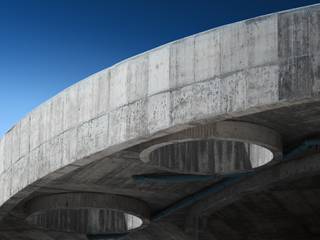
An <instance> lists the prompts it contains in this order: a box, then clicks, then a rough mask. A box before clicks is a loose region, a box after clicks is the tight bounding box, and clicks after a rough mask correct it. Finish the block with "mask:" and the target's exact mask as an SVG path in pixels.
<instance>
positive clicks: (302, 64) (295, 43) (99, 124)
mask: <svg viewBox="0 0 320 240" xmlns="http://www.w3.org/2000/svg"><path fill="white" fill-rule="evenodd" d="M319 50H320V5H314V6H310V7H306V8H301V9H296V10H291V11H286V12H281V13H276V14H271V15H267V16H263V17H258V18H254V19H250V20H246V21H242V22H238V23H234V24H230V25H227V26H223V27H221V28H217V29H213V30H209V31H207V32H203V33H199V34H196V35H193V36H190V37H187V38H184V39H181V40H178V41H175V42H172V43H169V44H167V45H164V46H161V47H159V48H157V49H154V50H151V51H149V52H146V53H143V54H141V55H138V56H135V57H133V58H130V59H128V60H125V61H123V62H121V63H119V64H117V65H115V66H112V67H110V68H108V69H105V70H103V71H101V72H99V73H97V74H94V75H92V76H90V77H88V78H87V79H85V80H83V81H81V82H79V83H77V84H75V85H73V86H71V87H69V88H68V89H66V90H64V91H63V92H61V93H59V94H58V95H57V96H55V97H54V98H52V99H50V100H48V101H47V102H45V103H43V104H42V105H41V106H39V107H38V108H36V109H35V110H33V111H32V112H31V113H30V114H29V115H27V116H26V117H24V118H23V119H22V120H21V121H20V122H19V123H17V124H16V125H15V126H14V127H13V128H12V129H11V130H10V131H9V132H8V133H7V134H6V135H5V136H4V137H3V138H2V139H0V219H1V218H2V219H4V220H5V221H3V222H4V223H1V224H2V225H3V226H2V225H1V224H0V237H2V238H3V239H6V238H9V239H28V238H29V239H46V237H43V236H47V239H64V238H66V239H71V238H72V237H73V236H71V235H70V236H69V238H68V236H67V237H66V236H61V233H53V232H48V231H47V232H46V231H43V230H37V229H36V227H35V226H29V225H28V224H26V223H24V224H26V225H25V226H26V229H24V231H26V232H29V233H28V234H27V235H28V236H27V235H26V234H24V235H19V234H17V233H13V232H15V231H17V230H16V229H17V228H16V225H17V224H18V223H19V222H20V221H23V218H24V217H25V214H24V211H23V206H24V203H25V201H27V200H29V199H31V198H33V197H34V196H38V195H42V194H56V193H60V192H74V191H78V192H79V191H85V192H103V193H111V194H121V195H127V196H132V197H136V198H139V199H142V200H143V201H145V202H146V203H147V204H148V205H149V206H150V208H151V210H152V211H158V210H160V209H162V208H165V207H166V206H168V205H170V204H172V203H174V202H176V201H178V200H179V199H181V198H183V197H184V196H187V195H189V194H191V193H193V192H195V191H197V190H199V189H200V188H202V187H204V186H206V185H208V184H212V183H213V182H209V183H207V184H203V183H202V184H200V183H194V184H188V185H174V186H170V187H168V186H166V187H164V186H139V185H137V184H136V183H134V182H132V179H131V176H132V175H133V173H134V174H144V173H154V172H156V173H158V172H159V169H157V168H156V167H155V166H152V165H148V164H144V163H143V162H142V161H141V160H140V159H139V154H140V153H141V151H140V150H141V146H143V144H147V143H148V142H149V141H151V140H153V139H157V138H159V137H165V136H167V135H170V134H173V133H176V132H179V131H182V130H185V129H188V128H191V127H195V126H199V125H205V124H208V123H210V124H212V123H215V122H219V121H222V120H230V119H231V120H237V121H248V122H252V123H255V124H260V125H263V126H266V127H269V128H272V129H275V130H276V131H278V132H279V133H280V134H281V137H282V139H283V143H284V147H288V146H290V145H291V144H294V143H296V142H297V141H299V140H301V139H303V138H304V137H306V136H310V135H315V134H316V133H318V132H320V124H319V120H320V116H319V111H318V109H319V106H318V104H319V102H318V101H319V89H320V72H319V65H320V58H319V53H320V51H319ZM291 116H295V117H291ZM139 144H142V145H140V146H139ZM129 148H130V149H129ZM303 167H304V169H307V170H308V165H304V166H303ZM317 167H318V165H316V166H315V169H317ZM272 169H274V166H270V167H269V168H268V169H267V170H269V171H270V172H271V173H270V176H271V177H270V178H272V177H273V176H277V171H276V170H274V172H273V170H272ZM283 171H284V172H286V171H285V170H283ZM306 175H308V174H307V173H306ZM257 178H258V175H257ZM278 180H279V181H282V180H281V179H278ZM257 181H258V180H257ZM288 185H290V184H288ZM308 186H309V185H308V181H307V180H306V184H305V187H308ZM315 187H316V188H318V187H319V186H315ZM247 190H248V191H250V188H249V189H247ZM297 191H298V190H297ZM309 193H310V194H312V192H309ZM225 194H229V195H228V196H229V197H230V198H232V199H235V198H233V195H232V194H233V192H232V191H230V192H229V193H225ZM297 194H298V193H297ZM292 199H295V198H294V197H292ZM308 199H309V201H314V199H317V198H316V197H309V198H308ZM208 201H209V200H208ZM288 201H289V202H290V199H289V200H288ZM231 202H232V201H231ZM281 204H284V203H283V202H281ZM314 205H315V206H316V207H315V209H318V208H317V207H318V205H317V204H314ZM196 207H197V205H195V206H194V208H193V210H192V211H194V209H196ZM284 208H285V207H284ZM199 211H200V210H199ZM201 211H202V210H201ZM195 212H196V211H195ZM289 212H290V213H289ZM289 212H286V214H287V216H289V217H292V216H295V215H294V211H289ZM194 215H195V216H196V215H197V214H196V213H195V214H194ZM181 216H182V217H181ZM312 216H313V217H315V216H314V215H312ZM200 217H201V216H200ZM246 217H248V218H250V216H246ZM262 217H263V216H261V218H262ZM185 218H186V213H181V215H180V218H179V219H180V220H179V221H177V224H176V225H177V226H178V227H179V228H180V229H184V228H185V225H184V223H182V222H184V220H181V219H185ZM191 218H192V217H191ZM188 219H189V218H188ZM217 219H218V218H215V217H214V215H212V217H211V218H209V220H208V225H206V226H213V225H214V226H223V227H221V229H222V230H219V231H220V232H219V231H218V230H215V231H214V232H206V231H204V230H203V229H202V230H201V231H204V232H203V234H204V236H205V238H204V239H224V240H226V239H235V236H236V235H237V234H242V235H239V236H241V238H240V239H257V236H256V235H254V234H257V232H258V231H256V232H252V234H251V235H250V234H249V233H247V232H241V231H240V230H239V231H237V230H238V229H235V228H234V227H230V228H232V229H233V231H232V234H234V235H232V234H231V232H230V229H229V227H228V223H229V226H231V225H232V223H230V221H231V222H232V219H236V218H235V217H234V216H232V213H229V215H228V216H227V215H226V216H224V218H223V220H221V219H222V217H221V216H220V219H218V220H217ZM250 219H251V220H252V221H253V219H256V218H253V217H251V218H250ZM259 219H260V218H259ZM9 220H10V221H9ZM168 221H169V220H168ZM219 221H220V222H219ZM221 221H224V222H223V223H222V222H221ZM306 221H307V220H304V221H303V222H302V223H301V224H302V225H303V224H306ZM172 222H174V221H171V223H172ZM253 222H254V221H253ZM315 222H317V221H316V220H314V221H313V224H314V225H315V226H317V224H316V223H315ZM8 223H9V224H8ZM210 224H211V225H210ZM219 224H220V225H219ZM186 226H187V225H186ZM232 226H233V225H232ZM290 226H291V227H292V226H294V225H290ZM156 228H157V227H155V229H156ZM174 228H175V227H174ZM256 228H257V229H258V228H259V227H258V226H256ZM261 228H262V227H261ZM1 229H2V230H1ZM150 229H152V227H150ZM150 229H149V230H148V228H146V229H145V230H143V231H145V232H146V233H145V235H139V234H144V233H143V231H142V233H139V232H137V233H134V234H137V237H134V235H129V236H128V239H139V238H144V239H164V238H167V236H168V235H166V234H164V235H162V234H161V233H150V232H149V233H148V231H151V232H152V230H150ZM168 229H169V228H168ZM214 229H216V228H214ZM284 229H286V228H285V227H283V228H279V229H278V230H279V231H280V230H281V231H283V232H281V234H279V238H278V239H287V238H288V236H287V235H285V231H284ZM288 229H289V227H288ZM314 229H315V227H314ZM155 231H158V230H155ZM170 231H171V230H170ZM170 231H169V230H168V232H170ZM172 231H173V230H172ZM181 231H182V230H181ZM228 231H229V233H230V234H231V235H232V236H231V235H230V234H229V235H227V233H228ZM194 232H196V233H198V230H194ZM305 232H308V234H309V235H304V234H305ZM305 232H304V231H302V230H301V232H299V234H300V235H299V234H297V235H296V236H290V239H293V237H296V238H295V239H304V238H305V237H306V236H307V237H310V238H311V237H314V236H316V234H318V233H316V231H313V230H312V231H311V230H310V229H307V230H306V229H305ZM169 234H170V233H169ZM176 234H178V235H177V236H179V237H172V238H173V239H186V238H184V236H185V234H184V233H181V234H182V235H179V234H180V233H179V231H175V233H174V234H173V236H175V235H176ZM191 235H192V234H191ZM200 235H201V234H200ZM275 235H276V233H275V234H274V235H273V236H271V237H272V238H271V237H270V238H269V239H276V238H275ZM26 236H27V237H28V238H24V237H26ZM57 236H59V237H57ZM131 236H132V237H131ZM138 236H139V237H138ZM142 236H143V237H142ZM181 236H182V237H181ZM76 237H79V238H78V239H81V238H83V237H84V236H82V235H81V236H78V235H76ZM76 237H75V238H76ZM249 237H250V238H249ZM299 237H300V238H299ZM84 239H85V238H84ZM266 239H268V238H266ZM315 239H316V238H315Z"/></svg>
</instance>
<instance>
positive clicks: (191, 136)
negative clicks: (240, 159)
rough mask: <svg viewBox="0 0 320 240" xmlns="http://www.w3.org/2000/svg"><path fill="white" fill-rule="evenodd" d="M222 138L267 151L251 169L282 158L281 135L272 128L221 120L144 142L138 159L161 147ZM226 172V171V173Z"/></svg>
mask: <svg viewBox="0 0 320 240" xmlns="http://www.w3.org/2000/svg"><path fill="white" fill-rule="evenodd" d="M210 139H213V140H224V141H230V142H239V143H249V144H252V145H257V146H259V147H261V151H269V152H270V153H272V158H270V159H268V161H265V162H263V163H262V164H259V165H258V166H254V167H253V169H257V168H260V167H263V166H264V165H266V164H269V163H270V164H271V162H273V161H279V160H281V158H282V140H281V136H280V135H279V134H278V133H277V132H276V131H274V130H272V129H269V128H266V127H262V126H259V125H256V124H251V123H246V122H236V121H223V122H218V123H215V124H210V125H204V126H199V127H194V128H191V129H187V130H184V131H182V132H179V133H175V134H171V135H168V136H165V137H163V138H159V139H156V140H154V141H150V142H149V143H147V144H144V145H143V146H144V147H145V149H144V150H142V152H141V153H140V159H141V160H142V161H143V162H145V163H148V162H150V161H151V160H150V155H151V153H152V152H154V151H156V150H157V149H160V148H161V147H164V146H168V145H172V144H177V143H185V142H192V141H203V140H210ZM226 174H227V173H226Z"/></svg>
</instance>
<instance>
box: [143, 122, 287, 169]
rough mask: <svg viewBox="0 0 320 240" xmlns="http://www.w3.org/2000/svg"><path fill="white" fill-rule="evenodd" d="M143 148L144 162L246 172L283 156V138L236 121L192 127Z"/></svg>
mask: <svg viewBox="0 0 320 240" xmlns="http://www.w3.org/2000/svg"><path fill="white" fill-rule="evenodd" d="M143 147H144V149H143V150H142V151H141V153H140V159H141V160H142V161H143V162H145V163H150V164H153V165H157V166H159V167H161V168H167V169H170V170H177V171H178V172H185V173H210V174H224V173H230V172H236V171H245V170H251V169H256V168H259V167H262V166H264V165H266V164H268V163H270V162H273V161H274V160H280V159H281V158H282V140H281V136H280V135H279V134H278V133H277V132H275V131H274V130H272V129H269V128H266V127H263V126H258V125H255V124H251V123H246V122H236V121H224V122H218V123H215V124H210V125H201V126H198V127H194V128H190V129H187V130H184V131H182V132H179V133H175V134H172V135H168V136H165V137H162V138H158V139H155V140H154V141H152V142H150V143H149V144H148V145H144V146H143ZM191 149H192V151H191ZM191 152H192V153H193V156H191V154H190V153H191ZM194 153H196V154H194ZM188 165H189V166H188Z"/></svg>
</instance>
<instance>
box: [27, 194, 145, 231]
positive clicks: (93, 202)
mask: <svg viewBox="0 0 320 240" xmlns="http://www.w3.org/2000/svg"><path fill="white" fill-rule="evenodd" d="M90 208H94V209H106V210H113V211H117V212H122V213H124V214H129V215H132V216H134V217H137V218H139V219H140V220H141V221H142V224H141V225H140V226H139V227H137V228H134V229H130V230H128V232H131V231H136V230H139V229H142V228H144V227H146V226H147V225H148V224H149V223H150V209H149V207H148V205H147V204H146V203H145V202H143V201H141V200H138V199H135V198H132V197H125V196H120V195H114V194H101V193H85V192H78V193H74V192H73V193H60V194H50V195H43V196H39V197H35V198H34V199H31V200H29V201H28V202H27V203H26V205H25V209H26V215H27V218H28V217H30V216H32V215H34V214H39V213H41V214H45V213H46V212H47V211H49V210H59V209H60V210H63V209H66V210H67V209H70V210H71V209H72V210H78V209H90Z"/></svg>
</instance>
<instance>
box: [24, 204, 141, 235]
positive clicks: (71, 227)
mask: <svg viewBox="0 0 320 240" xmlns="http://www.w3.org/2000/svg"><path fill="white" fill-rule="evenodd" d="M27 221H28V222H29V223H31V224H34V225H37V226H39V227H42V228H45V229H49V230H52V231H61V232H75V233H83V234H118V233H128V232H130V231H132V230H135V229H138V228H140V227H141V226H142V225H143V221H142V219H141V218H139V217H138V216H135V215H132V214H129V213H124V212H121V211H117V210H112V209H100V208H81V209H50V210H46V211H42V212H36V213H34V214H32V215H30V216H29V217H28V218H27Z"/></svg>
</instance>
